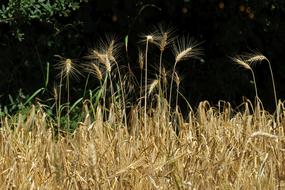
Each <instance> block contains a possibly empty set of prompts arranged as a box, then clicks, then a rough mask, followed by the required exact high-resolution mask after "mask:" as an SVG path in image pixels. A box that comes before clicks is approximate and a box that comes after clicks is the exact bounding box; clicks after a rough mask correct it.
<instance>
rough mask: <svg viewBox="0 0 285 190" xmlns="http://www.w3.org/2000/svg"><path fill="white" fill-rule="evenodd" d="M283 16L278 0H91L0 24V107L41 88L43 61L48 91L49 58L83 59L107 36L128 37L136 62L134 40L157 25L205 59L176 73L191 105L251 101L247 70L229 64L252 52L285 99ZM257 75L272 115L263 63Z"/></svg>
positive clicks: (75, 89)
mask: <svg viewBox="0 0 285 190" xmlns="http://www.w3.org/2000/svg"><path fill="white" fill-rule="evenodd" d="M3 3H4V4H5V1H3ZM6 3H7V2H6ZM284 13H285V1H280V0H262V1H261V0H247V1H246V0H235V1H233V0H228V1H219V0H184V1H182V0H180V1H179V0H168V1H166V0H152V1H144V0H139V1H138V0H113V1H111V0H104V1H102V0H93V1H92V0H89V2H84V3H81V4H80V8H79V9H77V10H75V11H73V12H71V13H70V14H69V15H68V16H61V15H54V16H53V17H52V19H51V20H49V21H42V20H36V19H34V20H31V21H29V22H27V23H26V22H24V21H23V20H21V19H18V20H17V18H15V22H14V24H9V23H4V22H0V105H5V104H8V103H9V101H10V100H9V98H8V95H9V94H10V95H11V96H12V97H15V96H17V95H19V90H20V89H21V92H22V93H23V94H27V95H31V94H32V93H33V92H34V91H35V90H37V89H39V88H40V87H41V86H42V85H43V83H44V80H45V78H44V77H45V69H46V65H47V62H49V63H50V64H51V66H52V67H51V82H50V87H51V88H52V82H53V80H55V79H54V78H53V77H54V75H55V74H53V73H54V71H53V65H54V64H56V62H57V61H58V60H57V59H56V58H55V57H54V55H56V54H57V55H62V56H65V57H70V58H77V59H80V58H81V57H83V56H84V55H86V53H87V52H88V49H89V48H92V47H93V46H94V44H96V41H98V38H99V37H101V36H103V35H104V34H106V33H109V34H110V33H114V34H116V35H117V36H119V37H120V38H121V41H122V42H123V40H124V37H125V36H126V35H128V36H129V43H130V44H129V46H130V55H129V57H130V58H129V59H130V62H132V63H133V62H135V61H136V54H137V51H136V50H137V49H136V46H137V41H138V40H139V39H140V38H139V35H140V34H141V33H145V32H148V31H150V29H151V28H152V27H153V25H157V24H161V23H162V24H167V25H171V26H173V27H175V28H176V31H177V34H179V35H186V34H189V35H190V36H192V37H194V39H196V40H197V41H200V42H203V43H202V44H201V47H202V48H203V49H204V55H203V56H202V59H203V60H200V61H199V60H198V61H188V62H187V61H186V62H183V63H181V64H179V65H178V67H177V69H178V70H179V73H180V74H181V75H182V76H183V79H184V80H183V82H182V87H183V93H184V94H185V96H186V97H187V98H188V100H189V101H190V103H191V104H192V105H193V106H195V105H197V103H198V102H199V101H202V100H209V101H210V102H211V103H213V104H216V103H217V101H218V100H226V101H230V102H231V103H232V104H233V105H236V106H237V105H239V104H240V103H241V102H242V97H243V96H244V97H247V98H249V99H253V97H254V95H255V93H254V88H253V84H252V83H250V82H249V81H250V80H252V78H251V74H250V72H249V71H245V70H243V69H242V68H239V67H238V66H236V65H233V63H232V61H231V59H230V58H229V57H230V56H234V55H237V54H241V53H244V52H250V51H251V50H258V51H260V52H262V53H263V54H264V55H265V56H267V57H268V59H269V60H270V61H271V63H272V68H273V73H274V76H275V81H276V89H277V96H278V98H281V99H284V91H285V87H284V85H283V84H282V83H283V81H284V79H285V75H284V74H283V73H285V65H284V63H283V60H284V53H285V45H284V44H285V43H284V41H285V15H284ZM17 28H19V29H20V30H21V31H22V32H23V34H24V38H23V39H22V40H19V39H17V38H16V37H15V35H12V34H13V32H14V31H15V30H16V29H17ZM134 64H135V63H134ZM254 71H255V73H256V78H257V86H258V90H259V96H260V99H261V100H262V102H263V104H264V106H265V107H266V109H273V108H274V97H273V90H272V83H271V78H270V73H269V70H268V65H267V64H266V63H262V64H257V65H256V66H255V67H254ZM81 88H82V84H80V83H79V82H77V83H76V84H74V86H73V94H74V96H76V95H77V94H76V93H77V92H79V91H80V90H82V89H81ZM79 94H80V93H78V96H80V95H79ZM81 95H82V94H81Z"/></svg>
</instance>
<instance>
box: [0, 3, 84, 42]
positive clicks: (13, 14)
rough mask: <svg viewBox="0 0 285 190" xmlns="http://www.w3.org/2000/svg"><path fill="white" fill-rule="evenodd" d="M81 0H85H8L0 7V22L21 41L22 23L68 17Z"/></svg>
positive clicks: (46, 21)
mask: <svg viewBox="0 0 285 190" xmlns="http://www.w3.org/2000/svg"><path fill="white" fill-rule="evenodd" d="M82 2H87V0H79V1H78V0H57V1H54V2H50V1H49V0H9V1H8V2H7V3H6V4H5V3H4V4H2V7H1V8H0V23H6V24H9V26H10V27H12V31H13V32H12V35H13V36H15V37H16V38H17V39H18V40H20V41H21V40H23V38H24V33H23V32H22V30H21V26H22V25H30V24H31V22H32V21H39V22H45V23H52V22H54V17H55V16H59V17H68V16H69V15H70V14H71V12H72V11H75V10H77V9H79V8H80V3H82Z"/></svg>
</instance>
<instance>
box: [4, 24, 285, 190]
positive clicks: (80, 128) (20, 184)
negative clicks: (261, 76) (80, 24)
mask: <svg viewBox="0 0 285 190" xmlns="http://www.w3.org/2000/svg"><path fill="white" fill-rule="evenodd" d="M172 34H173V31H172V30H169V31H164V30H162V28H158V29H157V32H156V33H150V34H146V35H144V39H143V40H142V43H143V44H144V46H143V47H144V50H143V49H141V50H140V51H139V56H138V71H139V72H138V73H140V78H134V76H133V75H132V71H131V69H130V67H128V69H127V72H124V71H126V69H125V70H124V69H122V67H121V66H120V62H119V60H120V59H119V58H118V56H119V55H120V53H119V49H120V46H119V45H117V41H116V40H115V38H112V37H108V38H107V39H106V41H101V44H99V46H98V48H95V49H91V50H90V52H89V53H88V55H87V56H86V57H85V59H86V60H88V64H86V65H84V67H85V69H84V72H85V73H83V71H82V68H80V67H78V65H76V64H75V61H73V59H70V58H64V57H61V56H57V57H58V58H59V59H60V61H59V64H58V65H57V67H56V68H57V69H58V70H59V73H58V80H59V84H58V85H57V86H55V87H54V89H53V90H54V94H53V95H54V97H53V98H52V101H53V103H52V105H48V104H45V103H42V102H44V101H39V99H38V100H37V101H31V100H32V99H33V98H34V97H36V96H37V95H38V94H39V93H40V92H42V91H44V90H45V91H47V90H46V87H45V88H41V89H39V90H38V91H36V93H35V94H33V95H32V96H31V97H30V98H29V100H28V101H26V103H24V106H22V107H24V109H22V110H21V109H20V110H19V111H18V112H16V113H13V114H10V113H5V114H3V113H2V112H1V107H0V112H1V115H0V124H1V127H0V189H23V190H26V189H27V190H34V189H35V190H36V189H40V190H42V189H47V190H56V189H103V190H104V189H107V190H109V189H117V190H121V189H135V190H140V189H141V190H148V189H159V190H163V189H165V190H167V189H193V190H194V189H196V190H198V189H201V190H202V189H221V190H224V189H260V190H261V189H266V190H267V189H285V136H284V132H285V118H284V116H285V109H284V106H285V104H284V103H283V102H281V101H280V100H279V101H278V99H277V95H276V90H275V85H274V77H273V73H272V72H271V79H272V84H273V90H274V96H275V97H274V100H275V106H276V110H275V112H274V113H273V114H272V113H270V112H267V111H266V110H264V108H263V106H262V103H261V101H259V98H258V88H257V84H256V82H255V74H254V70H253V69H252V63H254V62H262V61H266V62H267V63H268V66H269V69H270V71H272V70H271V64H270V62H269V60H268V59H267V58H266V57H265V56H263V55H261V54H258V53H255V54H252V55H250V56H240V57H236V58H233V61H234V62H235V63H236V64H237V65H239V66H242V67H243V68H244V69H245V70H249V71H250V72H251V74H252V77H253V80H254V90H255V94H256V96H255V97H256V99H255V101H254V102H250V101H249V100H245V102H244V103H243V104H242V105H240V106H239V107H238V108H233V107H232V106H231V104H230V103H227V102H223V101H220V102H219V103H218V104H217V105H215V106H212V105H211V104H210V103H209V102H207V101H203V102H200V104H199V106H198V107H197V108H195V109H192V108H191V106H190V105H189V103H188V102H187V101H186V100H185V98H184V97H183V95H182V94H181V93H180V82H181V76H179V73H178V72H177V71H176V69H175V68H176V66H177V65H178V64H180V62H182V61H185V60H189V59H196V58H199V57H200V56H201V55H202V51H201V49H200V48H199V45H200V44H199V43H197V42H195V41H193V40H192V39H190V38H188V37H181V38H174V37H173V36H172ZM171 45H172V47H173V53H174V61H175V62H174V64H173V68H172V70H167V69H166V66H165V65H164V61H163V60H164V58H163V53H164V51H165V49H167V48H168V47H169V46H171ZM149 46H157V47H158V49H159V50H160V56H159V61H158V64H157V69H156V72H157V73H156V74H155V75H153V71H151V72H152V75H150V71H149V70H148V69H149V67H148V65H149V64H150V63H149V59H148V58H149V54H148V51H149ZM125 49H126V51H127V44H125ZM151 65H152V66H153V65H154V64H153V63H152V64H151ZM149 66H150V65H149ZM47 71H48V69H47ZM82 75H86V76H88V77H87V80H86V84H85V89H87V87H88V81H89V79H90V80H91V78H89V76H91V75H92V76H95V77H96V79H97V80H98V82H99V87H98V88H96V89H95V90H89V91H88V90H84V95H83V97H82V98H80V99H78V101H76V102H75V103H73V104H71V101H70V98H71V90H70V89H71V87H72V82H73V81H72V79H73V78H80V76H82ZM47 76H48V74H47ZM46 78H47V80H46V82H45V86H48V85H47V84H48V82H49V81H48V77H46ZM133 81H135V83H132V82H133ZM135 92H136V94H135ZM86 94H87V95H86ZM134 94H135V95H136V98H137V99H136V100H135V101H130V98H131V97H132V96H135V95H134ZM179 101H184V102H183V104H184V103H187V104H188V108H189V112H188V113H182V112H181V111H180V108H179V104H180V103H181V102H179Z"/></svg>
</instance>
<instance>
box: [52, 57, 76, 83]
mask: <svg viewBox="0 0 285 190" xmlns="http://www.w3.org/2000/svg"><path fill="white" fill-rule="evenodd" d="M55 57H58V58H59V62H58V64H57V65H56V69H58V70H60V71H61V72H60V73H59V74H58V76H59V77H60V76H62V77H63V78H66V77H73V78H76V79H78V77H79V75H81V72H80V71H79V69H78V65H77V61H76V60H75V59H70V58H64V57H62V56H59V55H55Z"/></svg>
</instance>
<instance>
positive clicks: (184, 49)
mask: <svg viewBox="0 0 285 190" xmlns="http://www.w3.org/2000/svg"><path fill="white" fill-rule="evenodd" d="M200 44H201V43H199V42H197V41H195V40H194V39H193V38H190V37H189V36H182V37H179V38H177V39H176V40H175V42H174V44H173V54H174V55H175V62H176V63H178V62H180V61H183V60H186V59H189V58H200V56H201V55H202V49H201V48H200V47H199V45H200Z"/></svg>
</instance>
